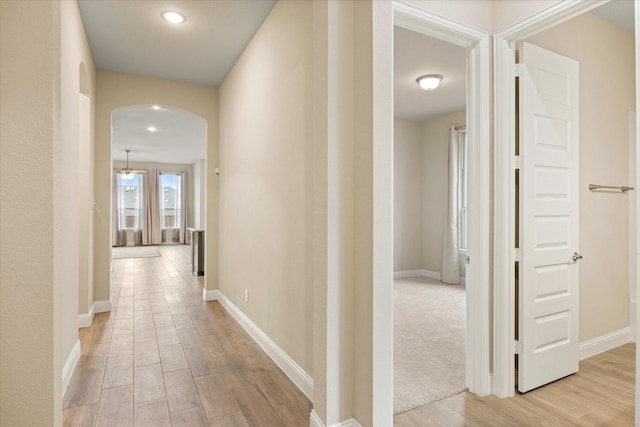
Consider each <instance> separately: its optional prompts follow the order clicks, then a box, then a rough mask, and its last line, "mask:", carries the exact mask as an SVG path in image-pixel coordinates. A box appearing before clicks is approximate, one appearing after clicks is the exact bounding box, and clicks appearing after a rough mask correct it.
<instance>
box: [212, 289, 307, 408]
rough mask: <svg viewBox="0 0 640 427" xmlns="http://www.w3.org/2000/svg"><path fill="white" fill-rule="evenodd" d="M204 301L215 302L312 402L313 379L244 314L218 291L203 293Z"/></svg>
mask: <svg viewBox="0 0 640 427" xmlns="http://www.w3.org/2000/svg"><path fill="white" fill-rule="evenodd" d="M204 293H205V294H206V297H208V298H211V299H207V300H206V301H212V300H217V301H219V302H220V304H222V306H223V307H224V308H225V310H227V312H228V313H229V314H231V316H233V318H234V319H236V321H237V322H238V323H239V324H240V326H242V328H243V329H244V330H245V331H246V332H247V333H248V334H249V335H250V336H251V338H253V339H254V340H255V341H256V342H257V343H258V345H259V346H260V347H262V349H263V350H264V351H265V352H266V353H267V354H268V355H269V357H271V359H272V360H273V361H274V362H275V363H276V365H278V366H279V367H280V369H282V370H283V371H284V373H285V374H286V375H287V376H288V377H289V379H291V381H293V383H294V384H295V385H297V386H298V388H299V389H300V391H302V392H303V393H304V395H305V396H307V398H309V400H311V401H313V379H312V378H311V376H310V375H309V374H307V373H306V372H305V371H304V369H302V368H301V367H300V366H299V365H298V364H297V363H296V362H295V361H294V360H293V359H292V358H291V357H289V355H288V354H287V353H285V352H284V350H282V349H281V348H280V347H278V345H277V344H276V343H275V342H273V341H272V340H271V338H269V336H268V335H267V334H265V333H264V332H263V331H262V330H261V329H260V328H259V327H258V325H256V324H255V323H253V321H252V320H251V319H249V318H248V317H247V315H246V314H244V313H243V312H242V310H240V309H239V308H238V307H236V305H235V304H233V303H232V302H231V301H230V300H229V299H228V298H227V297H225V296H224V295H223V294H222V292H220V291H219V290H218V289H212V290H209V291H205V292H204Z"/></svg>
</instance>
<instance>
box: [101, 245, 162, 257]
mask: <svg viewBox="0 0 640 427" xmlns="http://www.w3.org/2000/svg"><path fill="white" fill-rule="evenodd" d="M159 256H160V251H159V250H158V247H157V246H122V247H117V248H112V249H111V258H112V259H125V258H154V257H159Z"/></svg>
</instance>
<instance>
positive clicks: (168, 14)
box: [161, 10, 187, 24]
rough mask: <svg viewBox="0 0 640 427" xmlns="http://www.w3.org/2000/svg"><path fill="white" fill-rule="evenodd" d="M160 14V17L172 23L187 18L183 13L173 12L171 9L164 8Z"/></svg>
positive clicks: (178, 22) (180, 22)
mask: <svg viewBox="0 0 640 427" xmlns="http://www.w3.org/2000/svg"><path fill="white" fill-rule="evenodd" d="M161 15H162V19H164V20H165V21H167V22H170V23H172V24H182V23H183V22H184V21H186V20H187V18H186V17H185V16H184V15H183V14H181V13H178V12H175V11H173V10H165V11H164V12H162V14H161Z"/></svg>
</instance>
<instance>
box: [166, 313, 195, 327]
mask: <svg viewBox="0 0 640 427" xmlns="http://www.w3.org/2000/svg"><path fill="white" fill-rule="evenodd" d="M171 317H173V323H174V325H175V326H176V329H187V328H195V325H194V324H193V320H191V316H189V315H188V314H187V313H177V314H172V315H171Z"/></svg>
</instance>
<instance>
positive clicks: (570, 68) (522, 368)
mask: <svg viewBox="0 0 640 427" xmlns="http://www.w3.org/2000/svg"><path fill="white" fill-rule="evenodd" d="M520 60H521V64H520V84H519V95H520V101H519V107H520V111H519V117H520V156H521V172H520V177H521V184H520V193H519V194H520V198H519V199H520V250H521V254H522V260H521V261H520V268H519V274H520V276H519V300H518V310H519V321H518V325H519V327H518V339H519V342H520V352H519V358H518V390H519V391H521V392H526V391H529V390H531V389H534V388H536V387H539V386H541V385H544V384H547V383H549V382H551V381H554V380H557V379H559V378H562V377H565V376H567V375H570V374H572V373H574V372H577V370H578V341H579V339H578V338H579V337H578V308H579V299H578V290H579V281H578V271H579V268H578V262H579V261H577V260H575V259H573V258H574V253H576V254H577V253H578V252H579V241H578V220H579V211H578V208H579V206H578V160H579V159H578V149H579V147H578V146H579V139H578V124H579V117H578V113H579V110H578V101H579V98H578V97H579V93H578V63H577V62H576V61H574V60H572V59H569V58H566V57H563V56H561V55H558V54H556V53H553V52H549V51H547V50H544V49H541V48H539V47H537V46H534V45H531V44H527V43H523V46H522V48H521V50H520Z"/></svg>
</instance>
